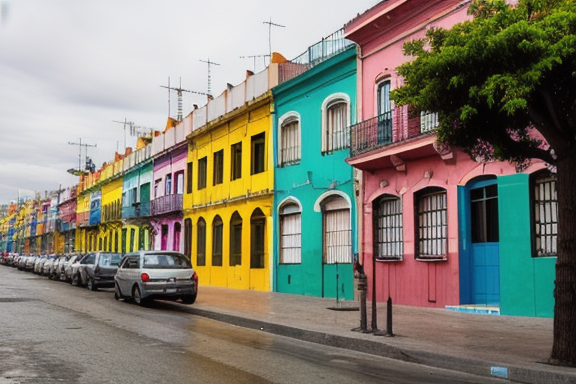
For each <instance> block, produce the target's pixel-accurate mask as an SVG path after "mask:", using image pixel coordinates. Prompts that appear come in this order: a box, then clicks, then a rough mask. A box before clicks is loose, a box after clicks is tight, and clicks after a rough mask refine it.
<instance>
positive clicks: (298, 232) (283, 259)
mask: <svg viewBox="0 0 576 384" xmlns="http://www.w3.org/2000/svg"><path fill="white" fill-rule="evenodd" d="M301 262H302V215H301V213H300V207H298V206H297V205H296V204H289V205H287V206H285V207H283V208H282V211H281V213H280V264H300V263H301Z"/></svg>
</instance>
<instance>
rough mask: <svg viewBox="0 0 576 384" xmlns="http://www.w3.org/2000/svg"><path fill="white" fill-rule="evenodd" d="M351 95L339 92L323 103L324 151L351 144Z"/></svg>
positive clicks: (335, 149) (331, 150)
mask: <svg viewBox="0 0 576 384" xmlns="http://www.w3.org/2000/svg"><path fill="white" fill-rule="evenodd" d="M349 126H350V97H349V96H348V95H346V94H344V93H338V94H334V95H331V96H330V97H328V98H327V99H326V100H325V101H324V103H323V104H322V153H330V152H333V151H337V150H340V149H344V148H348V147H349V146H350V131H349Z"/></svg>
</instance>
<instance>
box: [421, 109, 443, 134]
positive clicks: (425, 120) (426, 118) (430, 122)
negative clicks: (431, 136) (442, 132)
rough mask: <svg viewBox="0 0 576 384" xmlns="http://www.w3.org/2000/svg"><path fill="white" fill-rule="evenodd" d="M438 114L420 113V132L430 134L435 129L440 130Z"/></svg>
mask: <svg viewBox="0 0 576 384" xmlns="http://www.w3.org/2000/svg"><path fill="white" fill-rule="evenodd" d="M439 124H440V123H439V122H438V112H428V111H422V112H420V132H422V133H424V132H430V131H431V130H433V129H436V128H438V125H439Z"/></svg>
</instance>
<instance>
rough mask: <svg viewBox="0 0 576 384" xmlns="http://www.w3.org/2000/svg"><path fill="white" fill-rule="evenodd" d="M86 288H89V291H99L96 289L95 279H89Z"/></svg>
mask: <svg viewBox="0 0 576 384" xmlns="http://www.w3.org/2000/svg"><path fill="white" fill-rule="evenodd" d="M86 288H88V290H89V291H97V290H98V287H96V285H95V284H94V279H91V278H88V281H87V282H86Z"/></svg>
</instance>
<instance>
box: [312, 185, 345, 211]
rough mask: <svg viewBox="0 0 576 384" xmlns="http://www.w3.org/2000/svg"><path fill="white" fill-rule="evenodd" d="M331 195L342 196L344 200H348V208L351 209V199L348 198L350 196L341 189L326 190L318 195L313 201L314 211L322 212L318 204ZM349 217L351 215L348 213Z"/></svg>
mask: <svg viewBox="0 0 576 384" xmlns="http://www.w3.org/2000/svg"><path fill="white" fill-rule="evenodd" d="M332 195H337V196H340V197H342V198H344V200H346V201H347V202H348V209H352V200H351V199H350V196H348V195H347V194H346V193H344V192H342V191H327V192H324V193H323V194H321V195H320V196H319V197H318V199H316V202H315V203H314V212H322V207H321V205H320V204H321V203H322V201H324V200H325V199H326V198H328V197H330V196H332ZM350 217H352V215H350Z"/></svg>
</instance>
